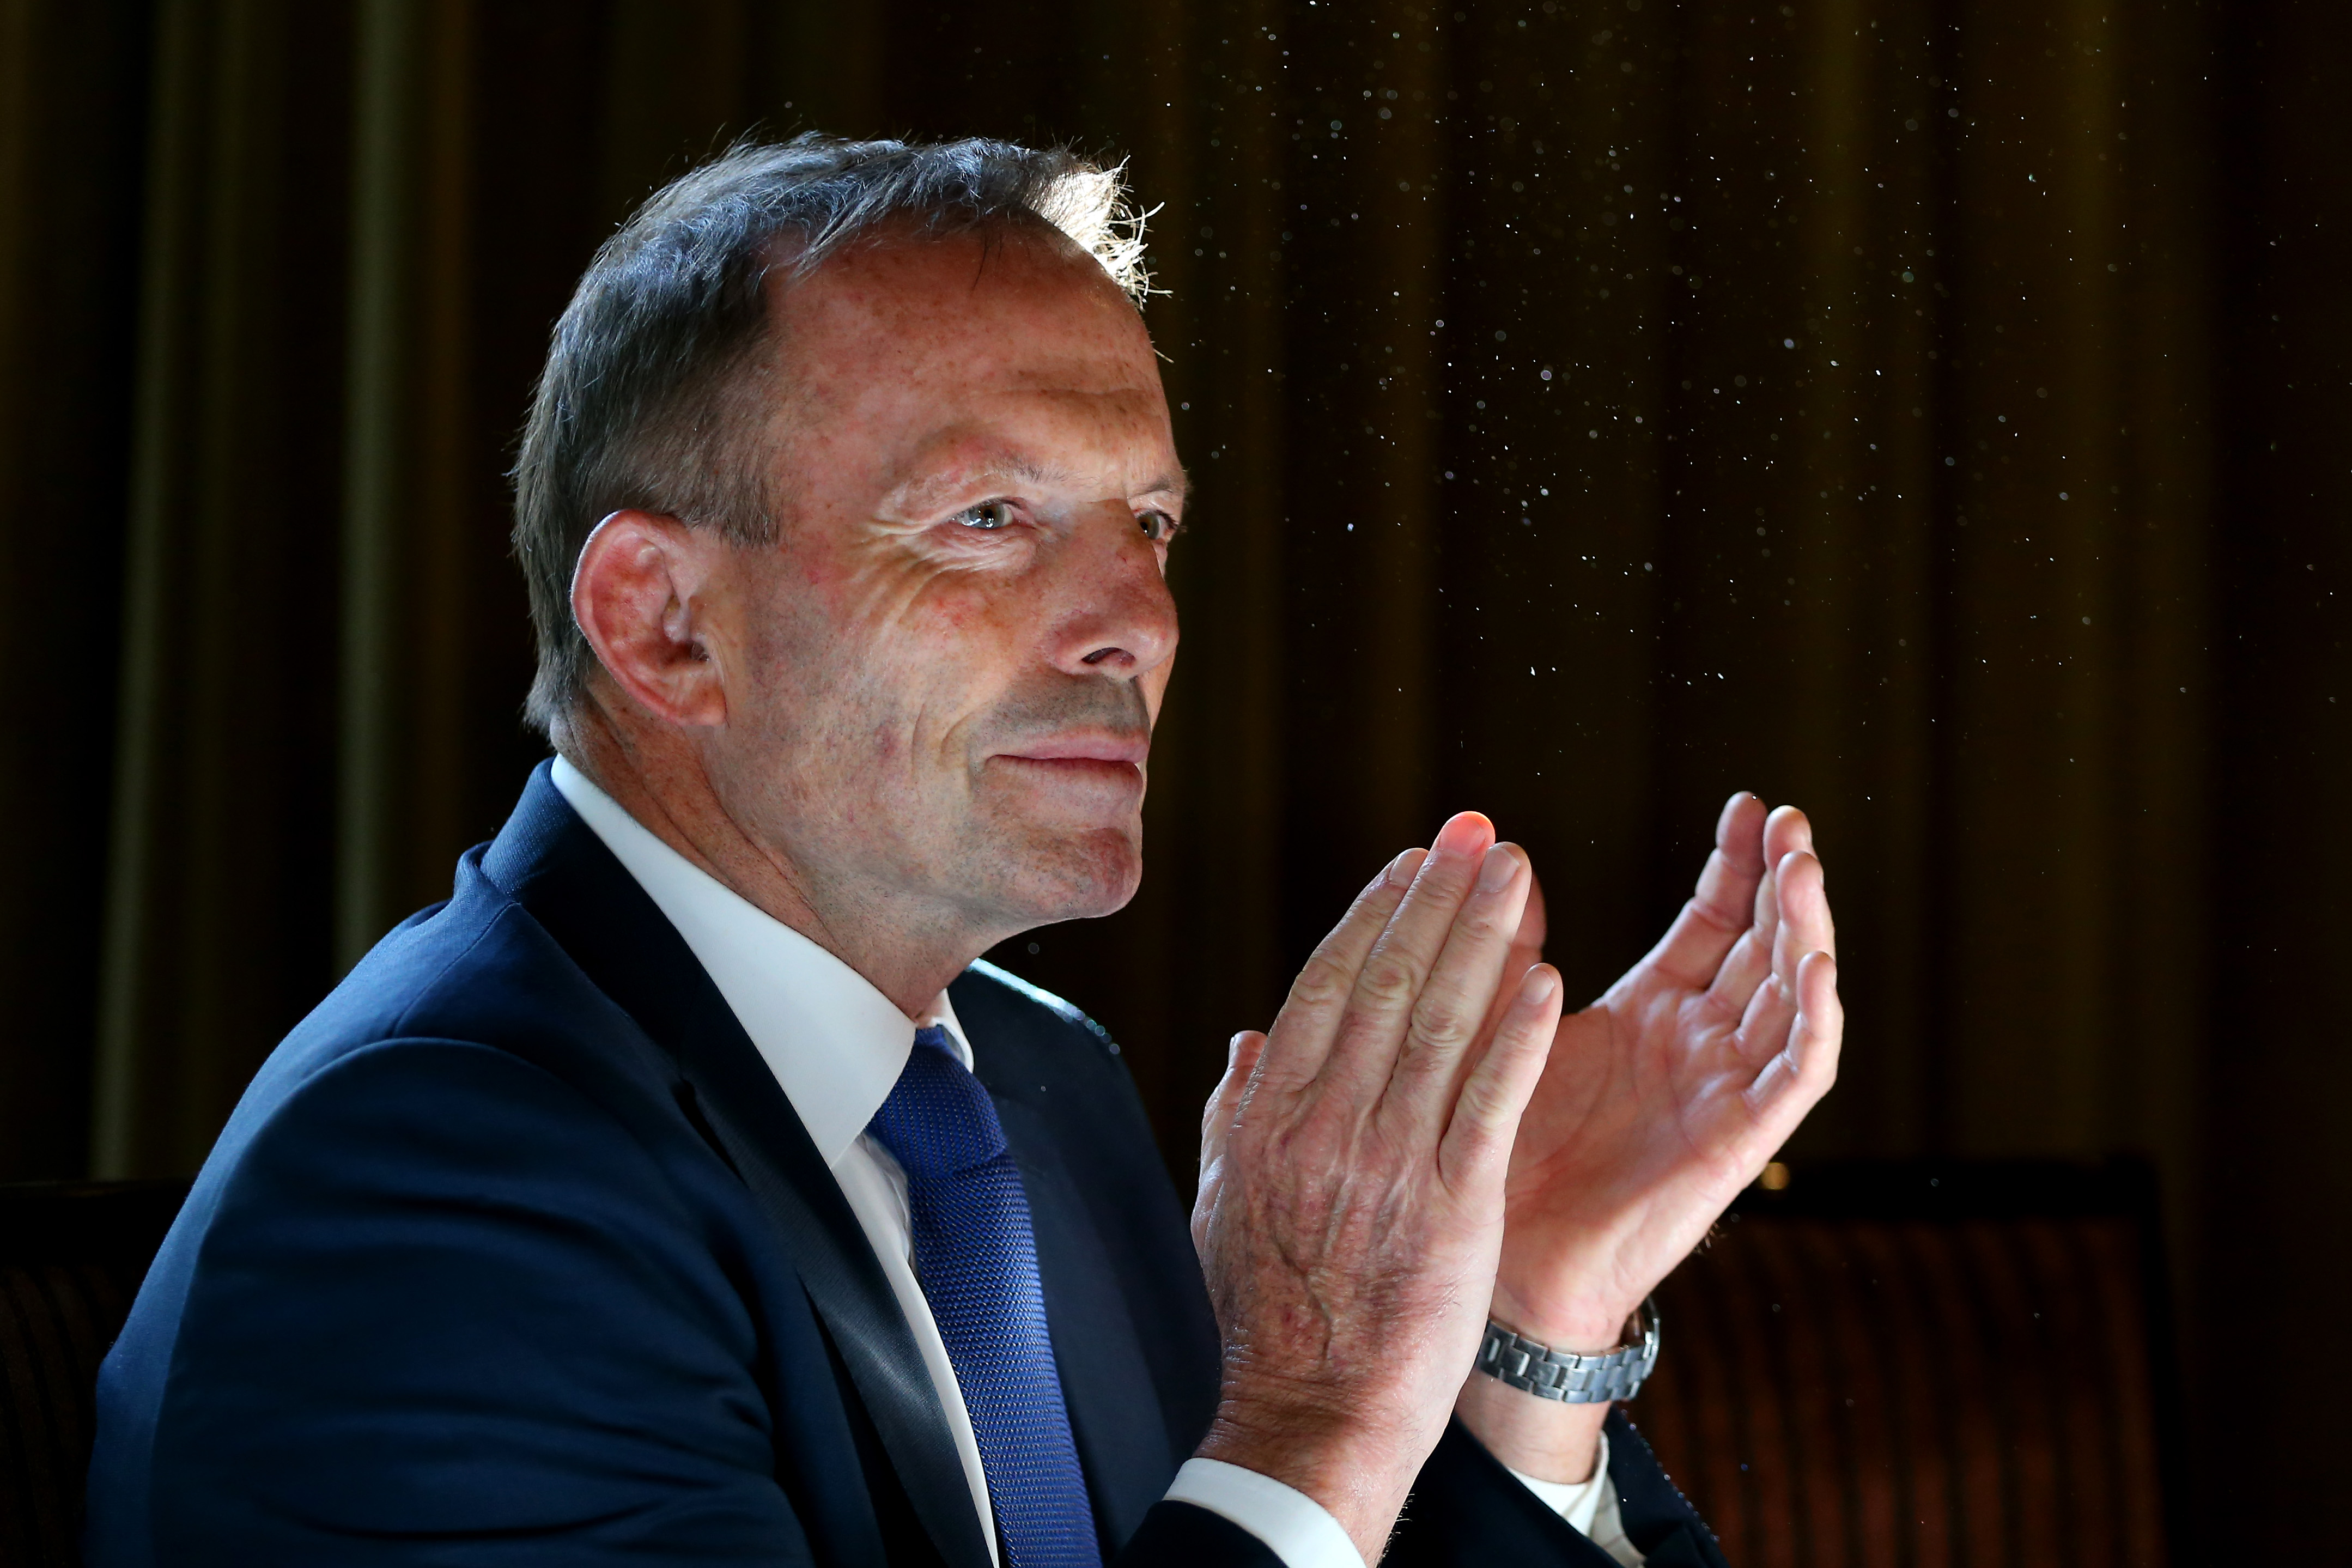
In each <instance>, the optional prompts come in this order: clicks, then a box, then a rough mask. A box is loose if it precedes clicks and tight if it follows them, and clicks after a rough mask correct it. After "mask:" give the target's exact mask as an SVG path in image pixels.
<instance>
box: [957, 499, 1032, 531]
mask: <svg viewBox="0 0 2352 1568" xmlns="http://www.w3.org/2000/svg"><path fill="white" fill-rule="evenodd" d="M1016 515H1017V514H1015V513H1014V511H1013V503H1012V502H1011V501H1009V500H984V501H982V502H981V503H980V504H979V505H978V506H968V507H966V508H964V509H963V510H961V511H960V512H958V513H956V514H955V515H954V516H953V517H951V518H950V519H948V521H950V522H960V523H961V524H963V525H964V526H965V527H966V528H977V529H982V530H993V529H999V528H1003V527H1004V526H1005V525H1007V524H1008V523H1010V522H1012V521H1013V519H1014V517H1015V516H1016Z"/></svg>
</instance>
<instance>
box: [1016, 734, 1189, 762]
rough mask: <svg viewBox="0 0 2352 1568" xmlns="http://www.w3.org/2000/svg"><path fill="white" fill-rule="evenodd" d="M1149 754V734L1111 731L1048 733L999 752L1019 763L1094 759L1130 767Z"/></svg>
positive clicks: (1090, 760) (1092, 760)
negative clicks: (1125, 733)
mask: <svg viewBox="0 0 2352 1568" xmlns="http://www.w3.org/2000/svg"><path fill="white" fill-rule="evenodd" d="M1150 754H1151V741H1150V737H1148V736H1144V735H1120V734H1114V733H1112V732H1110V731H1094V732H1092V733H1083V732H1082V733H1076V734H1068V735H1048V736H1045V737H1044V738H1042V739H1039V740H1035V741H1029V742H1024V743H1022V745H1021V746H1020V747H1019V748H1018V749H1009V750H1006V751H1003V752H998V753H997V755H998V756H1000V757H1003V758H1005V759H1007V760H1008V761H1012V762H1018V763H1104V764H1117V765H1120V766H1125V767H1130V768H1139V767H1141V766H1142V765H1143V763H1144V759H1145V758H1147V757H1149V756H1150Z"/></svg>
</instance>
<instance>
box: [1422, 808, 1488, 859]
mask: <svg viewBox="0 0 2352 1568" xmlns="http://www.w3.org/2000/svg"><path fill="white" fill-rule="evenodd" d="M1482 829H1484V831H1481V830H1482ZM1492 832H1493V828H1492V826H1490V825H1489V824H1488V823H1487V821H1486V818H1485V817H1483V816H1479V815H1478V814H1477V813H1476V812H1475V811H1465V812H1463V813H1462V814H1461V815H1459V816H1454V817H1451V818H1448V819H1447V821H1446V824H1445V826H1444V827H1442V828H1439V829H1438V832H1437V843H1436V845H1435V847H1436V848H1437V849H1438V850H1440V851H1442V852H1444V853H1446V854H1452V855H1461V856H1465V857H1466V856H1468V855H1469V853H1470V849H1471V847H1472V846H1474V845H1475V844H1476V843H1478V841H1479V840H1480V839H1482V838H1489V836H1490V835H1491V834H1492Z"/></svg>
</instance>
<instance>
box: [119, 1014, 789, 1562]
mask: <svg viewBox="0 0 2352 1568" xmlns="http://www.w3.org/2000/svg"><path fill="white" fill-rule="evenodd" d="M655 1167H656V1160H655V1157H654V1156H653V1155H652V1154H651V1153H650V1152H648V1151H647V1150H646V1148H645V1147H644V1146H643V1145H642V1144H641V1143H640V1142H638V1141H637V1140H636V1139H635V1138H633V1137H632V1136H631V1135H630V1134H629V1133H628V1132H627V1131H625V1130H624V1129H623V1128H622V1127H621V1125H620V1124H619V1123H618V1122H617V1121H614V1119H613V1118H611V1117H610V1116H608V1115H606V1114H604V1112H603V1111H602V1110H600V1109H599V1108H598V1107H597V1106H596V1105H595V1104H593V1102H592V1101H591V1100H589V1099H588V1098H587V1097H586V1096H585V1095H583V1094H582V1093H581V1092H580V1091H579V1090H578V1089H574V1088H572V1087H571V1086H570V1085H568V1084H567V1083H565V1082H564V1081H562V1079H558V1078H556V1077H555V1076H553V1075H551V1074H550V1073H548V1072H545V1071H543V1070H541V1068H536V1067H533V1066H531V1065H530V1064H529V1063H526V1062H524V1061H521V1060H520V1059H518V1058H515V1057H513V1056H510V1055H508V1054H507V1053H504V1052H501V1051H497V1050H492V1049H489V1048H487V1047H478V1046H470V1045H465V1044H460V1043H453V1042H441V1041H423V1042H419V1041H400V1042H394V1043H391V1044H388V1045H380V1046H374V1047H368V1048H366V1049H363V1050H362V1051H359V1052H356V1053H354V1054H353V1055H352V1056H350V1057H347V1058H343V1059H342V1060H341V1061H340V1062H338V1063H336V1064H335V1065H334V1066H332V1067H331V1068H328V1069H326V1070H325V1071H323V1072H321V1073H320V1074H319V1075H318V1077H316V1078H315V1079H312V1080H310V1082H309V1083H308V1084H306V1085H305V1086H304V1087H303V1088H302V1089H300V1090H299V1091H298V1092H297V1093H296V1094H295V1095H294V1096H293V1097H292V1099H291V1100H289V1101H288V1103H286V1104H285V1105H283V1106H281V1107H280V1108H279V1109H278V1110H277V1111H276V1112H275V1113H274V1114H273V1115H272V1117H271V1119H270V1121H268V1124H266V1125H265V1126H264V1127H262V1128H261V1129H260V1130H259V1131H257V1133H256V1134H255V1135H254V1136H253V1139H252V1141H251V1142H250V1143H249V1144H248V1145H247V1147H246V1148H245V1150H244V1151H243V1152H241V1153H240V1155H239V1156H238V1158H237V1161H236V1165H235V1167H234V1169H233V1170H232V1172H230V1173H229V1174H228V1177H227V1181H226V1185H225V1187H224V1189H223V1192H222V1195H221V1200H220V1203H219V1205H218V1207H217V1209H216V1211H215V1214H214V1215H213V1216H212V1219H211V1221H210V1224H209V1226H208V1227H207V1229H206V1231H205V1237H204V1239H203V1242H202V1246H201V1250H200V1251H199V1253H198V1256H197V1260H196V1262H195V1265H194V1268H193V1270H192V1272H191V1274H190V1277H189V1280H188V1285H187V1293H186V1296H185V1299H184V1303H183V1306H182V1310H181V1316H180V1322H179V1330H178V1333H177V1337H176V1340H175V1342H174V1344H173V1352H172V1357H171V1363H170V1372H169V1376H168V1382H167V1384H166V1388H165V1394H164V1397H163V1404H162V1406H161V1409H160V1411H159V1414H158V1417H157V1425H156V1429H155V1436H154V1450H153V1468H152V1481H151V1491H150V1500H151V1505H152V1521H153V1529H152V1534H153V1542H154V1549H155V1561H156V1562H157V1563H159V1564H164V1563H169V1564H183V1563H186V1564H194V1563H239V1564H249V1565H252V1568H268V1565H272V1564H294V1563H305V1564H309V1563H340V1564H350V1565H355V1568H365V1565H370V1564H379V1563H382V1564H394V1563H399V1564H408V1563H428V1562H429V1563H434V1564H447V1565H452V1568H467V1565H476V1564H479V1565H485V1568H503V1565H506V1564H519V1563H530V1564H533V1565H534V1568H539V1565H569V1564H578V1565H581V1568H604V1565H606V1564H614V1563H620V1562H622V1561H624V1560H625V1561H627V1562H628V1563H659V1564H669V1563H677V1564H683V1563H761V1564H795V1563H809V1562H812V1561H813V1560H814V1553H813V1552H812V1548H811V1543H810V1539H809V1535H808V1532H807V1531H806V1530H804V1528H803V1518H802V1513H801V1510H796V1509H795V1508H794V1506H793V1500H792V1499H791V1498H790V1497H788V1495H787V1493H786V1491H785V1490H784V1488H783V1486H782V1484H780V1482H779V1481H778V1479H777V1478H776V1471H777V1468H778V1466H777V1456H778V1441H777V1438H778V1435H777V1434H776V1433H775V1432H774V1431H773V1430H772V1419H773V1418H772V1415H771V1414H770V1412H769V1408H768V1400H767V1399H766V1398H765V1397H764V1396H763V1392H762V1389H761V1386H760V1381H759V1374H758V1372H757V1368H758V1367H759V1366H760V1365H761V1360H762V1357H763V1356H767V1357H771V1358H772V1357H773V1356H774V1355H775V1354H776V1353H777V1352H776V1349H775V1347H774V1346H773V1345H772V1344H768V1343H763V1335H762V1333H761V1325H760V1324H759V1323H758V1322H757V1321H754V1312H753V1310H752V1309H751V1307H750V1306H748V1305H747V1303H746V1300H745V1292H744V1291H743V1289H741V1288H740V1282H738V1281H733V1280H730V1278H729V1277H728V1272H727V1266H726V1265H725V1264H723V1263H722V1261H721V1258H722V1257H723V1254H724V1249H723V1247H717V1246H715V1245H714V1240H713V1237H712V1236H711V1235H710V1233H709V1232H710V1226H709V1220H708V1217H707V1216H701V1217H698V1215H697V1214H696V1213H695V1212H693V1211H692V1209H691V1208H690V1206H689V1205H687V1204H686V1203H684V1202H683V1201H682V1200H680V1199H679V1198H678V1196H677V1189H676V1187H675V1185H674V1184H671V1183H669V1182H667V1181H666V1180H664V1179H663V1174H662V1173H661V1171H660V1170H658V1169H656V1168H655ZM812 1337H814V1336H812ZM770 1364H772V1362H771V1363H770Z"/></svg>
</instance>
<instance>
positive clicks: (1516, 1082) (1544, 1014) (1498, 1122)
mask: <svg viewBox="0 0 2352 1568" xmlns="http://www.w3.org/2000/svg"><path fill="white" fill-rule="evenodd" d="M1560 996H1561V988H1560V980H1559V971H1558V970H1557V969H1554V968H1553V967H1552V966H1551V965H1550V964H1549V963H1539V964H1537V965H1536V966H1535V967H1534V968H1533V969H1530V970H1528V973H1527V975H1526V977H1525V978H1524V979H1522V980H1521V981H1520V982H1519V983H1518V984H1517V986H1516V987H1515V988H1514V990H1513V993H1512V998H1511V1002H1510V1005H1508V1006H1507V1008H1506V1009H1505V1010H1504V1013H1503V1022H1502V1024H1501V1025H1500V1026H1498V1027H1497V1028H1496V1030H1495V1035H1494V1038H1493V1039H1492V1040H1491V1041H1489V1042H1488V1044H1487V1046H1486V1051H1485V1053H1484V1054H1482V1055H1481V1056H1480V1057H1479V1058H1478V1059H1477V1060H1476V1061H1475V1063H1473V1064H1472V1066H1471V1068H1470V1071H1469V1073H1468V1075H1467V1076H1466V1077H1465V1078H1464V1079H1463V1080H1462V1091H1461V1093H1460V1094H1459V1095H1457V1096H1456V1097H1455V1098H1454V1106H1453V1114H1452V1116H1451V1117H1450V1118H1449V1120H1448V1121H1447V1123H1446V1127H1445V1137H1444V1141H1443V1142H1440V1143H1439V1144H1438V1149H1437V1159H1438V1173H1439V1174H1440V1175H1441V1176H1443V1177H1444V1179H1445V1181H1446V1184H1448V1185H1449V1186H1452V1187H1454V1189H1455V1190H1457V1191H1459V1190H1462V1189H1463V1188H1465V1187H1467V1186H1470V1185H1472V1184H1475V1183H1477V1182H1479V1181H1480V1180H1482V1179H1491V1180H1496V1181H1499V1180H1500V1179H1501V1176H1502V1174H1503V1173H1504V1171H1505V1170H1506V1169H1507V1167H1508V1166H1509V1163H1510V1158H1511V1143H1512V1142H1513V1140H1515V1139H1516V1138H1517V1136H1518V1131H1519V1118H1520V1117H1521V1116H1522V1115H1524V1114H1525V1113H1526V1111H1527V1109H1528V1100H1531V1099H1532V1098H1534V1095H1535V1091H1536V1083H1537V1081H1538V1079H1541V1078H1542V1077H1543V1069H1544V1062H1545V1061H1546V1059H1547V1058H1549V1056H1550V1054H1551V1042H1552V1037H1553V1035H1554V1034H1555V1033H1556V1032H1557V1031H1558V1030H1559V1007H1560Z"/></svg>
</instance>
